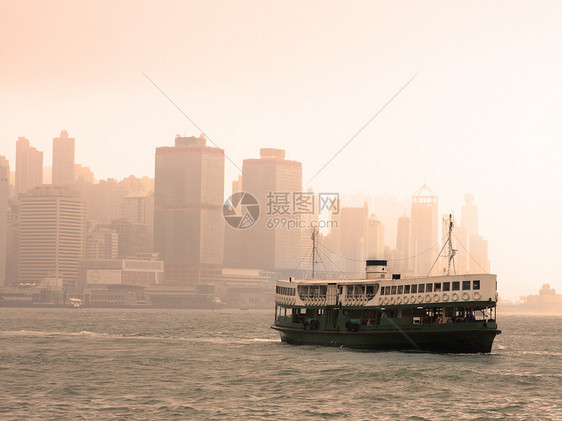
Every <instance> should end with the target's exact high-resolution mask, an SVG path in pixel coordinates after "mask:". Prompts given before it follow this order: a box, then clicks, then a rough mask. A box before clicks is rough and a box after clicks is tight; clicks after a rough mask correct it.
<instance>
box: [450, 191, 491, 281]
mask: <svg viewBox="0 0 562 421" xmlns="http://www.w3.org/2000/svg"><path fill="white" fill-rule="evenodd" d="M464 200H465V204H464V206H463V207H462V211H461V227H460V232H459V233H458V235H457V237H458V238H457V240H458V241H459V242H461V245H460V248H461V259H462V258H463V257H464V258H465V262H462V260H461V264H462V265H463V266H462V268H463V269H464V270H465V273H466V272H467V271H468V273H482V272H489V271H490V261H489V260H488V242H487V241H486V240H485V239H484V238H483V237H482V236H481V235H479V234H478V208H477V207H476V206H475V205H474V204H473V203H472V202H473V201H474V196H473V195H472V194H471V193H467V194H466V195H465V196H464ZM462 234H464V237H463V238H460V237H461V236H462ZM463 255H464V256H463ZM467 265H468V268H467Z"/></svg>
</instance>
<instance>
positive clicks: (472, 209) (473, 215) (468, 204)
mask: <svg viewBox="0 0 562 421" xmlns="http://www.w3.org/2000/svg"><path fill="white" fill-rule="evenodd" d="M464 201H465V204H464V206H463V207H462V210H461V226H462V227H463V228H465V229H466V232H467V234H468V235H469V236H470V235H478V208H477V207H476V206H474V205H473V204H472V202H473V201H474V195H473V194H472V193H467V194H465V195H464Z"/></svg>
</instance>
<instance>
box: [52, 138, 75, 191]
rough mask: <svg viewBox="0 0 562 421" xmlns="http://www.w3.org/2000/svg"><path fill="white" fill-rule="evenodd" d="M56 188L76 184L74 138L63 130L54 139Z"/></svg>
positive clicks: (54, 181)
mask: <svg viewBox="0 0 562 421" xmlns="http://www.w3.org/2000/svg"><path fill="white" fill-rule="evenodd" d="M52 183H53V184H54V185H56V186H71V185H73V183H74V138H71V137H68V132H67V131H66V130H63V131H62V132H60V136H59V137H55V138H54V139H53V180H52Z"/></svg>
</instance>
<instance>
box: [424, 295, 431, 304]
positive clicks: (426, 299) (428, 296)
mask: <svg viewBox="0 0 562 421" xmlns="http://www.w3.org/2000/svg"><path fill="white" fill-rule="evenodd" d="M425 301H426V302H428V303H429V302H430V301H431V295H429V294H425Z"/></svg>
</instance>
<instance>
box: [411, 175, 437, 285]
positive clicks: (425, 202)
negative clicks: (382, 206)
mask: <svg viewBox="0 0 562 421" xmlns="http://www.w3.org/2000/svg"><path fill="white" fill-rule="evenodd" d="M438 224H439V220H438V217H437V195H436V194H435V193H434V192H433V191H432V190H431V189H430V188H429V187H428V185H427V184H424V185H423V186H422V187H421V188H420V189H419V190H418V191H417V192H416V193H414V194H413V195H412V246H413V252H414V256H416V257H415V259H414V264H415V274H416V275H417V276H426V275H427V274H428V273H429V270H430V268H431V266H432V265H433V262H434V261H435V258H436V257H437V253H438V252H439V250H438V246H439V244H438V229H439V228H438Z"/></svg>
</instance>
